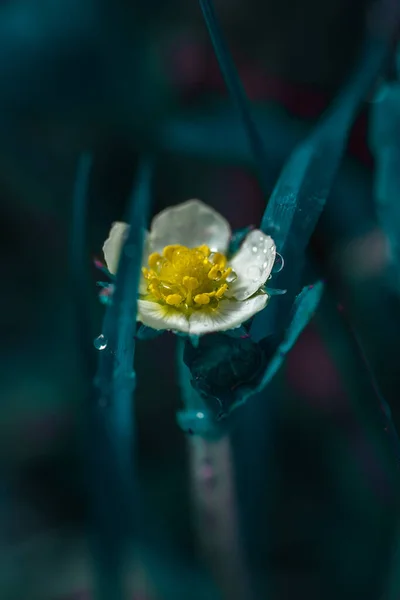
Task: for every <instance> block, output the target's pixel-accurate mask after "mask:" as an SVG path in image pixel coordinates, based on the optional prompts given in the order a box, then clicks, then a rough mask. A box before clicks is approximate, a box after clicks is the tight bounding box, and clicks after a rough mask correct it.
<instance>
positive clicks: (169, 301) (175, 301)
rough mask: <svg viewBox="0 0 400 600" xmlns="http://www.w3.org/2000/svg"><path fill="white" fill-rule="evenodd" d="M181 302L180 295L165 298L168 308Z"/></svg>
mask: <svg viewBox="0 0 400 600" xmlns="http://www.w3.org/2000/svg"><path fill="white" fill-rule="evenodd" d="M182 300H183V298H182V296H181V295H180V294H170V295H169V296H167V297H166V298H165V302H166V303H167V304H169V305H170V306H178V305H179V304H180V303H181V302H182Z"/></svg>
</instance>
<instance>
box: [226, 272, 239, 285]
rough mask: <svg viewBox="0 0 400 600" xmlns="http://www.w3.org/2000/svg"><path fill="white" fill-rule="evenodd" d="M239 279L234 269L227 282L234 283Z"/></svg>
mask: <svg viewBox="0 0 400 600" xmlns="http://www.w3.org/2000/svg"><path fill="white" fill-rule="evenodd" d="M236 279H237V275H236V273H235V271H232V272H231V273H229V275H228V276H227V278H226V280H225V281H226V283H233V282H234V281H236Z"/></svg>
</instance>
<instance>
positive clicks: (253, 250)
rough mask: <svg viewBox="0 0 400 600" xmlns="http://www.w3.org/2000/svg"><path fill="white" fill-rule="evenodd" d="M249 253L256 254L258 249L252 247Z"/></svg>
mask: <svg viewBox="0 0 400 600" xmlns="http://www.w3.org/2000/svg"><path fill="white" fill-rule="evenodd" d="M251 251H252V253H253V254H257V252H258V247H257V246H253V247H252V249H251Z"/></svg>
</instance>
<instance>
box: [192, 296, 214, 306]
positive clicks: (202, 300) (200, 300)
mask: <svg viewBox="0 0 400 600" xmlns="http://www.w3.org/2000/svg"><path fill="white" fill-rule="evenodd" d="M193 300H194V301H195V302H196V304H210V295H209V294H197V295H196V296H195V297H194V298H193Z"/></svg>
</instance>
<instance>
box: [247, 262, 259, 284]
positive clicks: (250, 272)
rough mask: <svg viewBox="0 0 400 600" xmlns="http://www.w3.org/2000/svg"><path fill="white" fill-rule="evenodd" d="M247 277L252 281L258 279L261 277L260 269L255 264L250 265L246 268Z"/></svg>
mask: <svg viewBox="0 0 400 600" xmlns="http://www.w3.org/2000/svg"><path fill="white" fill-rule="evenodd" d="M246 274H247V277H248V278H249V279H252V280H253V281H258V280H259V279H260V277H261V269H260V267H258V266H257V265H252V266H251V267H249V268H248V269H247V273H246Z"/></svg>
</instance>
